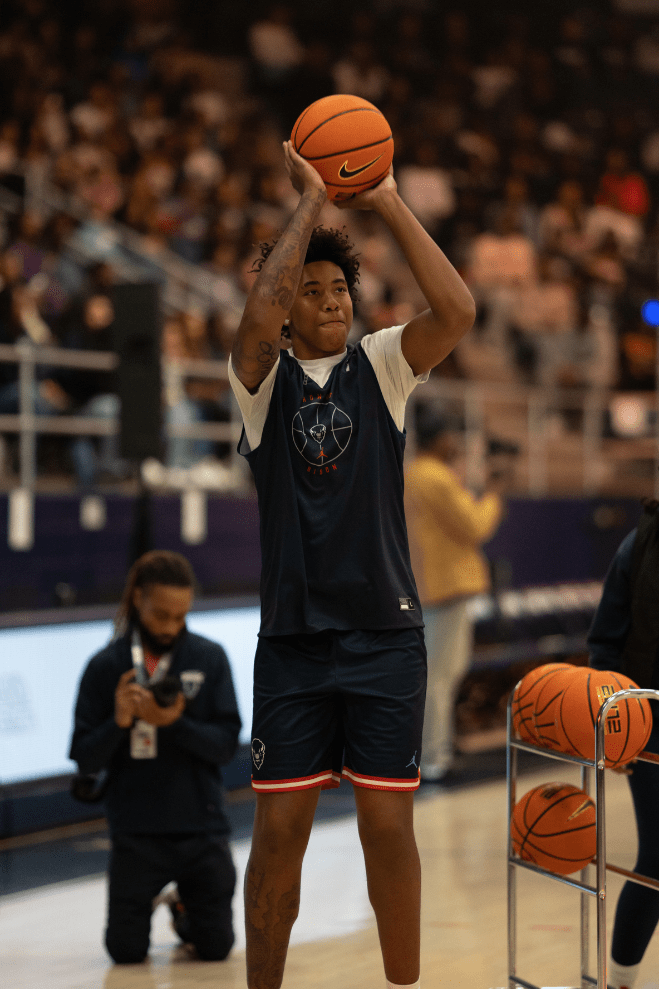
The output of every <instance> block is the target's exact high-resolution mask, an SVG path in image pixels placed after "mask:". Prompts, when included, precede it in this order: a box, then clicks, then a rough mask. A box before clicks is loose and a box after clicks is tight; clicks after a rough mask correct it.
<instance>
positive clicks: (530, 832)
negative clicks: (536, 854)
mask: <svg viewBox="0 0 659 989" xmlns="http://www.w3.org/2000/svg"><path fill="white" fill-rule="evenodd" d="M564 785H565V784H564ZM531 792H533V791H531ZM574 794H575V791H574V790H570V792H569V793H565V794H563V796H562V797H560V798H559V799H558V800H555V801H554V802H553V803H551V804H550V805H549V806H548V807H546V808H545V809H544V810H543V811H542V812H541V813H540V814H538V816H537V817H536V819H535V820H534V821H533V823H532V824H531V825H530V826H529V825H528V823H527V820H526V812H527V810H528V808H529V803H530V800H529V801H527V803H526V804H525V806H524V810H523V813H522V820H523V821H524V825H525V827H526V828H527V830H526V833H525V835H524V837H523V838H522V842H521V845H520V858H521V857H522V855H521V852H522V850H523V849H524V848H525V847H526V844H527V842H528V839H529V838H530V836H531V835H533V829H534V828H535V826H536V824H537V823H538V821H540V820H542V818H543V817H544V816H545V814H547V813H549V811H550V810H552V808H554V807H557V806H558V805H559V804H561V803H562V802H563V801H564V800H567V799H568V797H572V796H574ZM516 826H517V830H518V831H520V833H521V830H520V828H519V826H518V825H516ZM593 826H594V825H587V827H593ZM575 830H577V829H575ZM578 830H583V829H578ZM534 837H536V838H538V837H541V836H540V835H534ZM528 843H529V844H531V843H530V842H528ZM531 847H534V846H533V845H531ZM535 850H536V851H542V849H539V848H536V849H535ZM565 861H566V862H569V861H575V860H573V859H565ZM576 861H580V860H579V859H577V860H576Z"/></svg>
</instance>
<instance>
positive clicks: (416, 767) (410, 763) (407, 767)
mask: <svg viewBox="0 0 659 989" xmlns="http://www.w3.org/2000/svg"><path fill="white" fill-rule="evenodd" d="M416 753H417V750H416V749H415V750H414V755H413V756H412V758H411V759H410V761H409V762H408V764H407V765H406V766H405V769H409V768H410V766H414V768H415V769H418V768H419V767H418V766H417V764H416V761H415V760H416Z"/></svg>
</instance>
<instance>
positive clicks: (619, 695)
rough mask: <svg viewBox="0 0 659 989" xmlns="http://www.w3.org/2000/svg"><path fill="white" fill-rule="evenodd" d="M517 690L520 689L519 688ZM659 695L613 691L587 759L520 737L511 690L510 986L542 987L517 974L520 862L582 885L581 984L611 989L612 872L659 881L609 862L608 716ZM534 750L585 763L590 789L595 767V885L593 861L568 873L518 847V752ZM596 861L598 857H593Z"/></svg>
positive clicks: (643, 758)
mask: <svg viewBox="0 0 659 989" xmlns="http://www.w3.org/2000/svg"><path fill="white" fill-rule="evenodd" d="M513 693H514V692H513ZM643 697H647V698H648V699H650V700H659V691H657V690H642V689H633V690H619V691H617V692H616V693H615V694H612V695H611V697H607V699H606V700H605V701H604V703H603V704H602V706H601V707H600V710H599V713H598V715H597V723H596V725H595V759H594V760H592V759H581V758H579V757H578V756H571V755H567V754H566V753H564V752H556V751H554V750H553V749H545V748H541V747H540V746H538V745H531V744H529V743H528V742H523V741H521V740H520V739H517V738H515V737H514V734H513V729H512V699H513V694H511V696H510V698H509V700H508V727H507V741H506V777H507V789H508V883H507V887H508V986H509V989H515V987H516V986H523V987H524V989H540V987H539V986H536V985H535V984H534V983H532V982H527V981H526V980H525V979H523V978H521V976H519V975H517V971H516V970H517V875H516V870H517V869H518V868H522V869H527V870H528V871H529V872H535V873H537V874H538V875H540V876H546V877H547V878H548V879H553V880H554V881H555V882H560V883H563V884H564V885H566V886H571V887H572V888H573V889H577V890H579V891H580V896H581V924H580V928H581V986H582V989H587V987H590V986H597V989H606V985H607V983H606V959H607V945H606V872H607V870H608V871H609V872H615V873H616V874H617V875H620V876H624V877H625V878H626V879H628V880H630V881H631V882H635V883H639V884H640V885H641V886H648V887H649V888H650V889H656V890H659V881H657V880H656V879H652V878H650V877H649V876H642V875H640V874H639V873H636V872H631V871H629V870H628V869H623V868H621V867H620V866H617V865H609V864H608V863H607V861H606V821H605V809H606V806H605V786H604V770H605V764H604V754H605V749H604V729H605V725H606V716H607V713H608V710H609V708H610V707H613V706H614V705H615V704H617V703H618V702H619V701H622V700H625V699H627V698H639V699H640V698H643ZM518 750H521V751H523V752H533V753H535V754H536V755H542V756H545V757H546V758H547V759H554V760H557V761H559V762H570V763H573V764H574V765H577V766H580V767H581V789H582V790H584V791H585V792H586V793H588V794H589V795H590V782H591V772H590V771H591V769H594V770H595V778H596V787H595V831H596V840H597V854H596V858H595V861H594V864H595V868H596V875H595V885H594V886H592V885H590V884H589V883H588V869H589V868H590V866H589V865H587V866H586V867H585V868H584V869H582V870H581V873H580V878H579V879H578V880H577V879H573V878H571V877H570V876H562V875H559V874H558V873H556V872H551V871H549V870H547V869H541V868H540V867H539V866H537V865H533V863H532V862H526V861H524V860H523V859H521V858H519V857H518V856H517V855H515V854H514V853H513V847H512V836H511V823H512V815H513V810H514V808H515V803H516V793H517V752H518ZM638 761H639V762H651V763H655V764H656V763H659V755H655V753H653V752H647V751H644V752H642V753H641V755H640V756H638ZM591 864H592V863H591ZM589 896H594V897H596V899H597V978H593V976H591V975H589V974H588V968H589V953H590V952H589V949H590V929H589V928H590V925H589V911H588V897H589Z"/></svg>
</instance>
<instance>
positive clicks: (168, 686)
mask: <svg viewBox="0 0 659 989" xmlns="http://www.w3.org/2000/svg"><path fill="white" fill-rule="evenodd" d="M182 689H183V687H182V684H181V678H180V676H178V674H177V673H168V674H167V675H166V676H164V677H163V678H162V680H159V681H158V682H157V683H154V684H152V685H151V693H152V694H153V699H154V700H155V702H156V704H158V705H159V706H160V707H171V706H172V704H174V703H175V701H176V698H177V696H178V694H179V693H180V692H181V690H182Z"/></svg>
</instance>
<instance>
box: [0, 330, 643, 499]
mask: <svg viewBox="0 0 659 989" xmlns="http://www.w3.org/2000/svg"><path fill="white" fill-rule="evenodd" d="M0 363H16V364H18V365H19V381H20V383H21V387H20V395H21V397H20V405H19V408H20V413H19V415H17V416H2V417H0V431H5V432H17V433H19V435H20V436H21V447H20V450H21V452H20V457H21V486H27V487H32V486H33V483H34V476H35V466H34V465H35V445H34V437H35V435H36V434H39V433H51V434H52V433H61V434H69V435H93V436H105V435H112V434H113V433H116V432H117V431H118V428H119V427H118V421H116V420H107V422H102V423H101V422H99V421H98V420H94V419H91V418H87V417H83V416H74V415H68V414H66V413H62V414H61V415H56V416H38V417H35V416H34V415H33V411H34V410H33V408H32V394H33V389H34V384H35V381H36V375H35V370H36V368H37V367H48V366H50V367H59V368H61V367H70V368H76V369H79V370H89V371H112V370H115V369H116V368H117V367H118V365H119V357H118V355H117V354H116V353H112V352H110V351H86V350H73V349H71V350H69V349H66V348H58V347H54V346H46V345H34V344H32V343H27V342H21V343H18V344H14V345H11V344H0ZM166 368H167V372H168V373H169V374H171V373H173V374H175V375H178V376H179V377H180V378H181V379H185V378H190V377H194V378H206V379H209V380H216V381H223V382H226V381H228V362H227V361H226V360H205V359H185V360H180V361H176V362H171V363H169V364H168V365H166ZM614 394H616V393H615V392H613V391H610V390H597V391H596V392H589V393H585V394H584V393H582V392H580V391H578V390H575V389H571V390H566V391H565V392H564V393H563V392H561V393H560V401H561V405H562V406H570V407H575V406H576V407H579V406H580V407H583V408H584V410H585V413H586V416H585V418H586V425H587V426H588V429H584V434H583V448H582V458H583V459H582V467H581V469H582V492H583V493H584V494H590V495H592V494H595V493H597V492H598V491H599V490H600V488H599V484H598V482H597V480H596V473H597V472H596V470H595V468H594V466H593V465H594V464H596V463H597V462H598V459H599V455H600V444H601V443H602V436H601V426H602V423H603V413H604V410H605V408H606V406H607V403H608V401H609V399H610V397H611V396H612V395H614ZM556 398H557V394H556V393H555V392H549V391H548V390H538V389H533V388H531V387H529V386H524V385H504V384H500V383H497V382H462V381H460V382H457V381H451V380H448V379H444V378H440V377H437V378H433V379H431V380H430V381H429V382H428V383H427V384H426V385H424V387H423V389H422V390H419V391H417V392H413V394H412V396H411V399H410V402H409V403H408V409H407V416H406V419H407V424H408V452H407V455H408V457H409V456H410V455H413V453H414V435H415V430H414V427H413V422H414V411H415V406H416V405H417V403H421V402H425V401H427V400H428V399H430V400H432V401H436V402H438V403H440V404H441V403H444V402H447V401H454V402H455V401H458V402H461V403H462V404H463V406H464V409H465V419H466V440H467V443H466V445H467V458H466V468H467V469H466V482H467V485H468V486H469V487H471V488H479V487H482V484H483V481H484V477H483V458H482V451H481V450H480V447H481V446H482V437H483V436H484V435H485V433H486V432H487V430H486V420H485V406H486V405H487V403H488V402H500V403H501V404H505V403H511V402H513V403H521V404H524V403H526V405H527V407H528V408H531V407H532V406H533V404H534V403H535V409H536V413H537V409H538V408H542V407H545V408H546V407H547V406H548V405H549V403H550V402H552V401H554V402H555V401H556ZM537 419H538V415H537V414H536V415H535V416H534V415H533V414H531V415H530V416H529V421H528V422H527V433H526V436H527V447H528V449H527V451H526V452H527V457H528V465H529V476H528V489H529V492H530V493H532V494H536V495H543V494H545V493H546V482H547V478H546V473H547V465H546V458H547V448H546V444H545V442H544V434H543V431H542V428H540V431H539V432H538V431H535V430H534V429H533V426H534V423H535V424H536V425H537V422H536V420H537ZM598 423H599V425H598ZM597 425H598V428H597V429H596V428H595V426H597ZM240 431H241V417H240V411H239V409H238V406H237V403H236V402H235V400H233V398H232V399H231V421H230V423H228V424H227V423H203V424H202V423H200V424H196V425H194V426H182V425H181V426H172V427H168V428H167V429H166V434H167V435H170V436H184V437H188V438H192V439H211V440H220V441H226V440H231V441H233V440H234V439H238V438H239V436H240ZM627 442H629V443H630V445H631V447H632V448H633V450H635V451H636V455H637V456H653V454H654V448H653V446H652V444H653V441H652V440H651V439H650V438H648V439H646V440H636V441H621V443H627ZM657 450H658V451H659V447H658V448H657ZM657 455H658V456H659V452H658V454H657ZM594 478H595V480H593V479H594ZM658 483H659V473H658Z"/></svg>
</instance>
